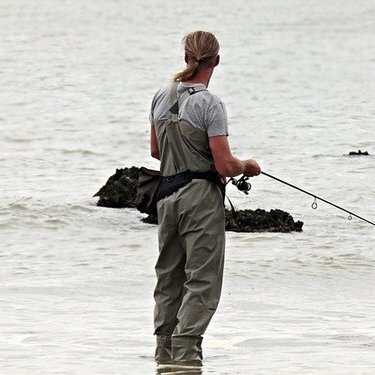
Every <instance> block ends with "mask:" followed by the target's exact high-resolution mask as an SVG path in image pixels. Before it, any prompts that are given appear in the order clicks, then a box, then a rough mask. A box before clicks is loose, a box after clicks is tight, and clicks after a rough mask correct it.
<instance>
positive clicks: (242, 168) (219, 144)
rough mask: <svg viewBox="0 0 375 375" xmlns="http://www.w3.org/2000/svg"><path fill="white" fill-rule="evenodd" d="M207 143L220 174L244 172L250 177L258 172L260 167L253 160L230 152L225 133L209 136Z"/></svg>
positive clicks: (230, 175) (228, 175)
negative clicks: (243, 158)
mask: <svg viewBox="0 0 375 375" xmlns="http://www.w3.org/2000/svg"><path fill="white" fill-rule="evenodd" d="M209 145H210V149H211V152H212V156H213V158H214V163H215V168H216V170H217V171H218V173H219V174H220V175H221V176H223V177H234V176H238V175H240V174H244V175H245V176H249V177H252V176H257V175H258V174H259V173H260V167H259V165H258V163H257V162H256V161H255V160H253V159H245V160H240V159H238V158H236V157H235V156H234V155H233V154H232V151H231V149H230V146H229V142H228V138H227V136H226V135H219V136H215V137H210V138H209Z"/></svg>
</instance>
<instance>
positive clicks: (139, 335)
mask: <svg viewBox="0 0 375 375" xmlns="http://www.w3.org/2000/svg"><path fill="white" fill-rule="evenodd" d="M0 25H1V27H0V43H1V44H0V46H1V47H0V82H1V88H2V89H1V90H0V108H1V111H0V135H1V137H0V165H1V167H0V178H1V191H0V193H1V194H0V234H1V242H0V243H1V245H0V261H1V267H0V337H1V339H0V373H1V374H5V375H15V374H16V375H18V374H20V375H23V374H38V375H39V374H59V375H61V374H90V375H97V374H155V372H156V369H155V365H154V362H153V357H152V356H153V349H154V337H153V336H152V331H153V328H152V310H153V299H152V292H153V287H154V284H155V277H154V270H153V267H154V263H155V260H156V256H157V240H156V236H157V232H156V227H154V226H149V225H146V224H143V223H141V222H140V217H141V215H140V214H139V213H137V212H136V211H134V210H130V209H124V210H116V209H108V208H100V207H97V206H96V198H92V195H93V194H94V193H96V191H97V190H98V189H99V188H100V187H101V186H102V185H103V184H104V183H105V181H106V180H107V178H108V177H109V176H110V175H112V174H113V173H114V172H115V170H116V168H121V167H124V166H131V165H136V166H140V165H148V166H149V167H157V163H156V161H154V160H152V159H151V157H150V156H149V151H148V137H149V125H148V111H149V106H150V102H151V99H152V96H153V94H154V92H155V91H156V89H157V88H158V87H159V85H161V84H163V83H165V82H167V81H168V80H169V78H170V76H171V75H172V74H173V73H175V72H176V71H177V70H179V69H180V68H182V67H183V64H182V63H183V61H182V53H183V51H182V47H181V44H180V40H181V37H182V36H183V35H184V34H185V33H186V32H189V31H191V30H195V29H201V28H202V29H208V30H211V31H214V32H215V33H216V35H217V36H218V38H219V40H220V41H221V45H222V50H221V57H222V64H221V65H220V66H219V67H218V68H217V70H216V72H215V73H214V76H213V78H212V82H211V85H210V89H211V90H212V91H213V92H214V93H216V94H217V95H219V96H220V97H221V98H222V99H223V100H224V102H225V103H226V104H227V109H228V114H229V117H230V142H231V145H232V148H233V151H234V152H235V153H236V154H237V155H238V156H240V157H255V158H256V159H257V160H259V163H260V164H261V166H262V167H263V169H264V171H266V172H268V173H270V174H273V175H275V176H277V177H279V178H282V179H285V180H287V181H289V182H291V183H293V184H296V185H298V186H300V187H302V188H304V189H307V190H309V191H312V192H314V193H315V194H317V195H319V196H321V197H323V198H325V199H328V200H332V201H333V202H335V203H336V204H339V205H341V206H343V207H345V208H347V209H348V210H351V211H354V212H355V213H357V214H359V215H361V216H364V217H366V218H368V219H370V220H372V221H374V220H375V212H374V211H375V210H374V207H375V199H374V193H375V173H374V172H375V168H374V166H375V156H374V155H375V127H374V126H375V124H374V118H375V91H374V87H375V69H374V67H375V53H374V51H375V38H374V35H375V3H374V1H372V0H355V1H354V0H347V1H339V0H332V1H323V0H316V1H313V2H307V1H305V2H302V1H297V0H290V1H281V0H272V1H271V0H259V1H258V0H256V1H245V0H239V1H234V2H228V1H224V0H215V1H213V0H212V1H211V0H209V1H196V0H192V1H190V2H178V1H171V0H160V1H153V0H137V1H133V0H131V1H121V0H107V1H99V0H94V1H88V0H77V1H72V0H61V1H57V0H50V1H42V0H33V1H27V0H2V1H1V2H0ZM358 149H361V150H362V151H368V152H369V153H370V154H371V155H372V156H368V157H360V158H357V157H348V156H346V154H348V153H349V151H355V150H358ZM252 184H253V188H252V191H251V193H250V195H249V196H245V195H242V194H241V193H240V192H238V191H236V190H235V188H234V187H231V188H229V190H228V195H229V196H230V197H231V199H232V200H233V201H234V203H235V204H236V206H237V207H238V208H253V209H255V208H264V209H272V208H281V209H283V210H286V211H288V212H290V213H291V214H292V215H293V217H294V218H295V219H296V220H302V221H303V222H304V231H303V232H302V233H294V234H268V233H262V234H244V233H242V234H237V233H228V235H227V254H226V268H225V282H224V290H223V296H222V301H221V304H220V307H219V310H218V311H217V313H216V315H215V317H214V319H213V321H212V324H211V325H210V327H209V329H208V331H207V333H206V336H205V340H204V354H205V358H206V360H205V365H204V367H203V371H202V374H205V375H208V374H257V375H258V374H288V375H289V374H309V375H310V374H319V375H321V374H340V375H342V374H348V375H349V374H350V375H351V374H373V373H375V355H374V353H375V323H374V316H375V277H374V276H375V248H374V243H375V241H374V240H375V236H374V227H373V226H371V225H369V224H366V223H363V222H361V221H360V220H358V219H355V218H353V220H351V221H348V220H347V215H346V214H345V213H344V212H341V211H339V210H336V209H335V208H333V207H330V206H328V205H326V204H324V203H320V202H319V203H318V209H317V210H315V211H314V210H312V209H311V203H312V202H313V199H312V198H311V197H309V196H306V195H304V194H302V193H300V192H298V191H295V190H293V189H291V188H289V187H287V186H284V185H282V184H279V183H277V182H275V181H273V180H271V179H267V178H266V177H264V176H261V177H258V178H256V179H253V181H252Z"/></svg>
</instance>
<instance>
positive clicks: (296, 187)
mask: <svg viewBox="0 0 375 375" xmlns="http://www.w3.org/2000/svg"><path fill="white" fill-rule="evenodd" d="M260 173H261V174H264V175H265V176H267V177H270V178H273V179H274V180H276V181H278V182H281V183H282V184H285V185H288V186H290V187H292V188H293V189H296V190H299V191H301V192H302V193H305V194H307V195H310V196H312V197H313V198H314V202H313V203H312V205H311V207H312V209H314V210H316V209H317V208H318V202H317V199H318V200H320V201H322V202H324V203H327V204H329V205H331V206H333V207H335V208H338V209H339V210H341V211H344V212H346V213H348V214H349V216H348V220H352V218H353V216H355V217H357V218H358V219H360V220H363V221H365V222H366V223H369V224H371V225H375V223H373V222H372V221H370V220H367V219H365V218H364V217H362V216H359V215H357V214H355V213H353V212H351V211H348V210H347V209H345V208H343V207H340V206H338V205H337V204H334V203H332V202H330V201H327V200H326V199H323V198H321V197H318V196H317V195H316V194H313V193H310V192H308V191H306V190H304V189H301V188H299V187H298V186H295V185H292V184H290V183H289V182H286V181H283V180H280V178H277V177H275V176H272V175H270V174H268V173H266V172H260Z"/></svg>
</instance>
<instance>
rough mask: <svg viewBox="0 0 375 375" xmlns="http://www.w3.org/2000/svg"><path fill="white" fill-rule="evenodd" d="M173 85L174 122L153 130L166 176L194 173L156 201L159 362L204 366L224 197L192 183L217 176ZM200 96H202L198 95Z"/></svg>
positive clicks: (215, 299)
mask: <svg viewBox="0 0 375 375" xmlns="http://www.w3.org/2000/svg"><path fill="white" fill-rule="evenodd" d="M177 85H178V83H175V84H173V85H172V90H171V109H170V112H171V114H170V118H168V119H167V120H165V121H160V122H157V123H156V124H155V127H156V134H157V139H158V146H159V152H160V160H161V174H162V176H166V177H168V176H174V175H176V174H181V173H182V174H183V172H186V171H191V172H193V178H192V180H191V181H190V182H188V183H187V184H185V185H184V186H182V187H181V188H179V189H178V190H177V191H175V192H173V193H172V194H171V195H168V196H166V197H165V198H162V199H160V200H159V201H158V204H157V207H158V222H159V227H158V231H159V233H158V237H159V257H158V260H157V263H156V267H155V270H156V275H157V285H156V288H155V292H154V298H155V314H154V325H155V334H156V335H157V347H156V353H155V359H156V360H157V361H160V362H162V361H168V360H173V361H200V360H201V359H202V349H201V342H202V335H203V334H204V332H205V330H206V328H207V326H208V324H209V322H210V320H211V318H212V316H213V314H214V313H215V311H216V308H217V306H218V303H219V299H220V294H221V287H222V277H223V266H224V247H225V216H224V205H223V195H222V192H221V190H220V187H219V185H218V184H215V183H213V182H212V181H209V180H208V179H204V178H202V177H201V178H196V177H194V173H196V172H207V171H211V173H215V172H216V170H215V166H214V161H213V157H212V154H211V151H210V150H209V143H208V136H207V133H206V132H204V131H202V130H199V129H196V128H194V127H193V126H192V125H190V124H188V123H185V122H183V121H180V120H179V119H178V108H179V106H180V105H181V103H182V102H183V101H184V100H186V99H187V98H188V97H189V96H190V95H191V94H194V93H195V92H197V91H198V90H197V89H196V91H193V90H194V88H190V89H188V91H187V92H185V93H184V94H183V95H182V97H181V98H180V100H179V101H177ZM199 91H200V90H199Z"/></svg>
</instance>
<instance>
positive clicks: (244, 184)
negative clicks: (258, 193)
mask: <svg viewBox="0 0 375 375" xmlns="http://www.w3.org/2000/svg"><path fill="white" fill-rule="evenodd" d="M248 180H249V177H247V176H242V177H240V178H239V179H238V180H236V179H235V178H233V177H231V178H230V180H229V181H232V184H233V185H234V186H236V187H237V189H238V190H239V191H242V192H244V193H245V194H249V191H250V190H251V184H250V182H248Z"/></svg>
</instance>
